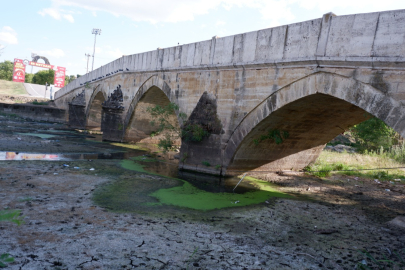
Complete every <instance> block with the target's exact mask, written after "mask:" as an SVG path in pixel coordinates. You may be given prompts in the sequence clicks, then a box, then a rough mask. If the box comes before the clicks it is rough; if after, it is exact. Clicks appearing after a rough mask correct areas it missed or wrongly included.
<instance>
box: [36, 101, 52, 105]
mask: <svg viewBox="0 0 405 270" xmlns="http://www.w3.org/2000/svg"><path fill="white" fill-rule="evenodd" d="M48 104H49V102H41V101H36V100H34V101H33V102H32V105H48Z"/></svg>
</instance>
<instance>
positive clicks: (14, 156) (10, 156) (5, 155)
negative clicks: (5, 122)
mask: <svg viewBox="0 0 405 270" xmlns="http://www.w3.org/2000/svg"><path fill="white" fill-rule="evenodd" d="M143 153H144V152H143V151H130V152H113V153H87V154H49V153H23V152H7V151H0V160H47V161H58V160H62V161H72V160H89V159H128V158H131V157H133V156H138V155H140V154H143Z"/></svg>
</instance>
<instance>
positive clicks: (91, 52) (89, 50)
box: [85, 47, 103, 54]
mask: <svg viewBox="0 0 405 270" xmlns="http://www.w3.org/2000/svg"><path fill="white" fill-rule="evenodd" d="M85 50H86V51H87V52H90V54H93V50H94V48H93V47H86V48H85ZM102 51H103V49H102V48H101V47H96V53H101V52H102Z"/></svg>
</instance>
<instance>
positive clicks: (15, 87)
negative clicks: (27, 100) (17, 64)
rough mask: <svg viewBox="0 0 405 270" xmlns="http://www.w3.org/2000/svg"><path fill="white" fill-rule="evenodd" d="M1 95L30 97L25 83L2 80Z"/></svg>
mask: <svg viewBox="0 0 405 270" xmlns="http://www.w3.org/2000/svg"><path fill="white" fill-rule="evenodd" d="M0 95H10V96H18V95H28V92H27V91H26V90H25V87H24V85H23V83H17V82H12V81H4V80H0Z"/></svg>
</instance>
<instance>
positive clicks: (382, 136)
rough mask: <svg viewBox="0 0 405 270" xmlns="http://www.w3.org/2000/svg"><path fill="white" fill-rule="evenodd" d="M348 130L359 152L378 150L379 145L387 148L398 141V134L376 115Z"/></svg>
mask: <svg viewBox="0 0 405 270" xmlns="http://www.w3.org/2000/svg"><path fill="white" fill-rule="evenodd" d="M350 132H351V134H352V135H353V136H354V138H355V140H356V145H355V147H356V148H357V149H358V150H359V151H360V152H365V151H378V150H379V149H380V148H381V147H382V148H383V149H384V150H389V149H390V148H391V147H392V146H394V145H398V142H399V141H400V136H399V134H398V133H397V132H395V130H393V129H392V128H390V127H389V126H387V125H386V124H385V123H384V122H383V121H381V120H380V119H378V118H376V117H372V118H370V119H368V120H366V121H364V122H362V123H360V124H358V125H355V126H354V127H353V128H351V129H350Z"/></svg>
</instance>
